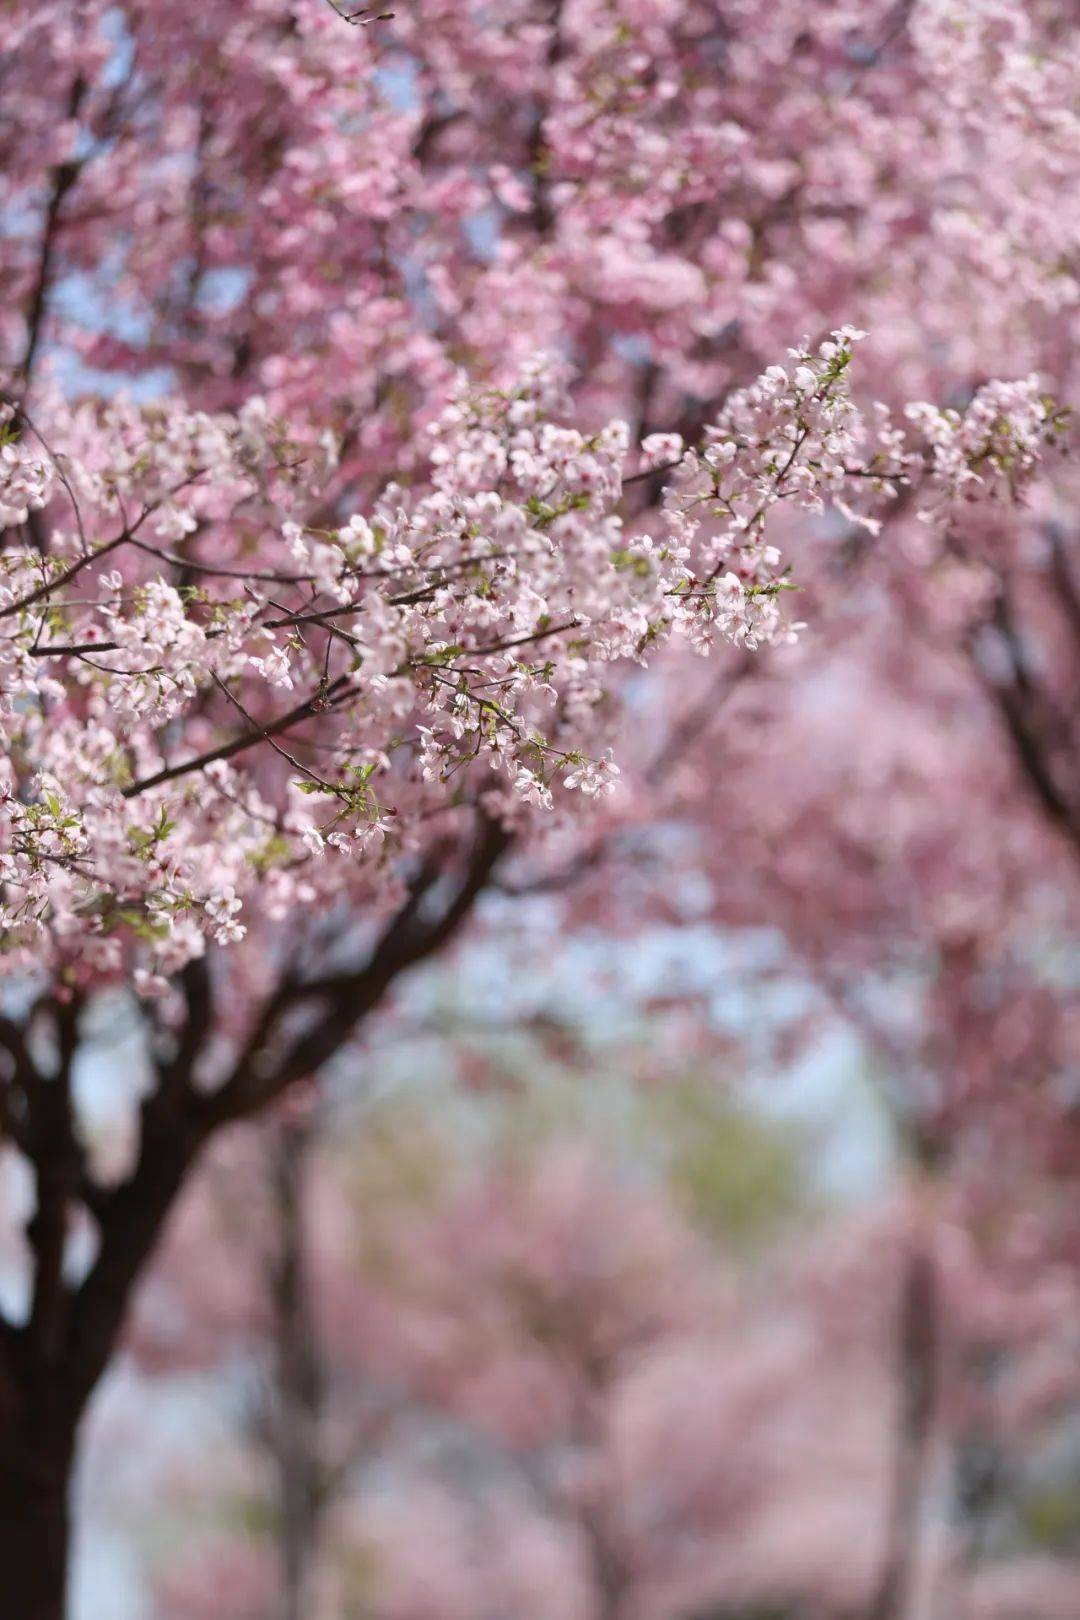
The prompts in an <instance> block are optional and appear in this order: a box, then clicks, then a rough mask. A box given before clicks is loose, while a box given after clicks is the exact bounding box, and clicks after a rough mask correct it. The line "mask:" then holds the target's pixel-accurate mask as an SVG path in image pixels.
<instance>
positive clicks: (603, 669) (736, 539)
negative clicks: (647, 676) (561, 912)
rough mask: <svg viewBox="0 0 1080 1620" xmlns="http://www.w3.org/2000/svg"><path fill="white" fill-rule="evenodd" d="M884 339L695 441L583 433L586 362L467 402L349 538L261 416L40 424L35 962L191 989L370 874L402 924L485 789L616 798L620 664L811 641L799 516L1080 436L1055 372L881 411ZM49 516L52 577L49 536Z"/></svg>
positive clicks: (0, 859) (12, 604) (27, 699)
mask: <svg viewBox="0 0 1080 1620" xmlns="http://www.w3.org/2000/svg"><path fill="white" fill-rule="evenodd" d="M860 336H861V334H859V333H857V332H854V331H851V330H850V329H846V328H845V329H842V330H840V331H838V332H836V333H833V334H832V335H831V337H830V338H829V339H828V340H827V341H826V342H825V343H823V344H822V345H821V346H820V347H819V348H818V349H817V350H816V351H814V352H811V351H810V350H809V349H808V348H806V347H805V346H801V347H799V348H797V349H795V350H793V351H792V352H791V364H789V365H787V366H783V367H781V366H774V367H770V369H769V370H768V371H767V372H766V373H765V374H764V375H763V376H762V377H761V378H759V379H758V381H757V382H756V383H754V384H753V386H752V387H750V388H748V389H746V390H745V391H744V392H742V393H739V394H736V395H734V396H732V398H731V399H730V400H729V401H728V402H727V403H726V405H725V406H724V408H723V410H722V411H721V413H720V414H719V415H718V417H717V419H716V421H715V422H714V423H713V424H712V425H711V426H710V427H709V428H708V430H707V431H706V433H705V436H704V439H703V442H702V443H701V445H700V446H699V447H697V448H694V449H686V448H685V447H684V446H683V444H682V442H681V440H679V438H678V437H677V436H676V435H673V434H660V435H653V436H651V437H650V438H649V439H648V440H647V441H646V443H645V444H644V445H643V446H641V447H640V450H638V451H634V450H633V449H632V447H631V444H630V437H629V432H628V429H627V427H626V425H625V423H622V422H618V421H616V422H611V423H609V424H608V425H607V426H605V427H604V428H602V429H601V430H600V431H598V432H596V433H592V434H586V433H583V432H581V431H580V430H578V429H576V428H573V427H570V426H567V425H566V423H565V421H564V420H563V418H564V415H565V408H566V407H565V399H564V393H565V388H564V385H565V373H564V371H563V370H562V368H561V367H560V366H559V365H558V364H556V363H553V362H551V361H543V360H541V361H537V362H536V363H535V364H533V365H531V366H530V367H529V368H527V370H526V373H525V375H524V376H523V378H522V380H521V382H520V384H519V386H518V387H516V388H514V389H512V390H510V391H508V392H504V391H496V390H491V389H486V390H485V389H480V390H478V389H476V388H475V387H473V386H472V385H470V384H469V383H468V382H467V381H465V380H463V381H462V384H461V386H460V388H459V389H458V391H457V393H456V394H455V396H454V397H453V399H452V400H451V401H450V403H449V404H448V406H447V408H446V409H445V411H444V412H443V413H442V415H441V417H440V418H439V419H438V420H437V421H436V423H435V424H434V426H433V428H432V429H431V430H430V439H429V442H428V444H427V446H426V448H427V450H428V452H429V455H430V469H431V475H430V480H429V482H428V483H427V484H426V485H423V484H418V485H416V486H414V487H409V488H406V487H403V486H399V485H389V486H388V487H387V488H386V489H384V491H383V493H382V495H381V496H380V497H379V498H378V499H377V500H376V501H375V502H374V503H373V505H372V507H371V509H370V510H369V511H367V512H366V513H363V514H356V515H354V516H352V517H350V518H348V519H347V520H346V521H341V522H339V523H337V524H335V525H334V526H331V527H327V526H326V525H325V520H322V521H320V522H319V523H318V524H316V523H315V522H314V520H312V521H310V522H309V521H306V519H307V516H308V513H309V512H310V511H311V510H313V509H315V508H316V507H317V506H318V504H319V502H320V500H321V492H320V485H319V478H320V472H321V470H322V469H326V468H328V467H329V466H330V465H331V463H332V456H331V455H329V454H328V451H327V447H326V446H325V445H321V444H319V443H318V442H315V443H314V444H308V445H306V446H303V447H301V449H300V450H298V449H297V447H296V446H295V445H293V444H292V443H291V442H290V441H288V440H287V439H286V438H285V436H284V433H283V430H282V429H281V428H280V426H278V425H276V424H274V423H272V422H271V421H270V420H269V419H268V418H267V415H266V413H265V411H264V410H263V409H261V408H260V407H259V406H258V404H257V403H256V404H255V405H253V406H251V407H249V408H248V409H247V410H246V411H245V412H244V413H242V414H241V416H239V417H210V416H206V415H203V414H199V413H189V412H185V411H183V410H180V409H175V410H174V409H171V408H167V407H164V406H155V407H153V408H148V409H143V410H139V409H138V408H136V407H132V406H123V407H121V406H110V407H108V408H106V409H101V408H89V407H87V408H80V409H78V410H75V411H68V412H65V411H63V410H59V411H58V412H57V414H56V419H55V421H52V422H50V424H49V434H48V438H49V444H50V447H52V446H57V447H58V448H57V449H56V450H55V451H54V450H53V449H52V448H50V449H49V450H47V451H44V450H43V451H42V454H43V455H44V460H42V458H41V455H39V454H38V451H37V450H35V449H34V445H38V447H39V449H40V448H41V445H40V441H37V440H36V439H35V438H34V436H33V434H31V433H30V432H28V431H26V430H25V426H24V425H22V424H20V423H19V421H18V419H17V417H13V416H9V418H8V423H7V432H8V442H7V444H6V445H5V446H4V460H3V469H4V470H3V473H2V476H3V477H4V478H6V480H7V482H6V484H5V485H4V486H3V487H4V489H6V490H7V495H5V496H4V497H3V498H4V500H5V501H6V502H7V504H6V507H5V511H6V513H7V516H6V518H4V519H3V522H4V525H5V527H6V528H7V529H8V530H9V531H11V532H10V533H9V535H8V537H7V538H8V541H9V543H8V545H7V546H6V548H5V549H4V550H3V551H2V552H0V763H2V766H3V774H2V777H0V884H2V894H0V926H2V927H3V929H4V939H5V947H6V956H5V957H4V960H5V961H7V962H8V963H10V964H12V965H13V966H21V965H23V964H25V962H26V961H27V960H28V957H29V956H30V955H32V954H33V953H35V952H37V953H40V952H41V951H42V950H47V951H51V952H53V953H55V954H58V955H60V956H65V957H67V956H77V957H78V959H79V960H80V961H81V962H82V963H84V964H85V965H86V966H87V967H88V968H90V969H93V970H95V971H101V972H111V971H115V970H117V968H118V967H119V965H121V963H122V962H123V960H124V958H125V953H128V952H131V951H134V952H135V953H136V954H137V957H138V960H139V964H140V967H141V969H142V974H143V976H142V978H141V979H140V980H139V983H140V985H141V986H142V987H143V988H144V989H145V991H146V993H147V994H157V993H160V992H161V990H162V987H163V986H164V984H165V981H166V979H167V977H168V975H169V974H170V973H173V972H175V971H176V970H177V968H178V967H180V966H182V965H183V963H184V962H185V961H186V960H188V959H190V958H191V957H192V956H194V955H197V954H198V953H199V952H201V951H202V950H203V949H204V948H205V943H206V940H207V939H208V938H210V939H213V940H215V941H217V942H218V943H221V944H228V943H232V942H235V941H237V940H239V939H240V938H242V937H243V935H244V932H245V928H246V927H247V926H248V925H249V921H250V918H249V916H248V913H249V910H250V909H251V908H252V907H253V903H254V902H255V901H256V900H257V902H258V905H257V908H256V915H258V914H259V913H262V914H266V915H269V916H271V917H280V916H281V915H283V914H284V912H285V911H286V910H287V909H288V908H289V907H291V906H297V905H300V906H305V905H311V904H314V903H317V902H319V901H323V902H325V903H328V904H329V903H333V901H334V900H335V899H336V898H337V897H338V895H339V894H340V891H341V886H342V883H343V882H344V883H347V884H349V885H352V886H353V887H354V888H356V889H358V890H361V891H362V892H363V894H364V895H365V896H366V897H367V898H368V899H369V900H370V902H371V904H372V905H373V906H375V907H377V906H378V905H379V904H380V903H383V902H384V901H385V900H386V898H387V897H388V896H392V895H394V894H396V893H397V892H398V883H399V879H398V876H397V867H398V859H397V858H398V857H399V856H400V854H401V853H402V852H403V851H407V850H409V849H410V848H417V847H419V846H421V845H422V843H423V841H424V839H425V838H426V837H427V836H428V831H429V829H431V828H432V826H433V825H435V826H436V829H437V825H438V818H439V817H440V816H446V815H447V814H453V811H454V806H455V805H456V804H458V803H474V802H476V801H477V800H479V801H480V802H481V803H482V804H483V805H484V807H485V808H486V809H487V811H488V813H489V814H490V815H492V816H494V817H496V818H500V819H503V820H505V821H510V822H517V821H521V820H522V819H524V818H527V817H528V816H529V815H530V814H532V813H533V811H534V810H537V809H542V810H544V811H548V812H550V811H553V810H554V811H557V812H558V813H560V814H568V813H569V812H570V810H571V807H572V806H573V805H575V804H576V805H578V806H579V807H580V806H582V805H583V804H585V803H586V802H587V801H590V800H595V799H596V798H597V797H598V796H601V795H603V794H605V793H608V792H610V791H611V790H612V789H613V787H614V786H615V785H616V784H617V783H618V781H619V769H618V766H617V764H616V763H615V761H614V759H613V758H612V755H611V750H610V737H611V723H612V722H611V716H612V707H613V706H612V699H613V696H614V689H613V681H612V671H611V666H612V664H613V663H615V662H616V661H637V662H639V663H640V662H643V661H645V660H646V659H647V658H648V657H649V656H650V655H651V653H652V651H653V650H654V649H655V648H656V647H657V646H658V645H660V644H662V643H663V642H664V641H665V640H667V639H668V638H669V637H671V636H673V635H683V636H686V637H688V638H689V639H690V640H691V642H692V644H693V645H694V646H695V647H696V648H698V649H699V650H701V651H707V650H708V648H709V647H710V645H712V644H713V643H714V642H715V641H716V640H718V639H720V640H727V641H730V642H735V643H737V644H740V645H743V646H745V647H749V648H753V647H758V646H760V645H761V644H763V643H765V642H769V641H783V640H785V639H787V638H789V637H790V636H791V635H793V634H794V633H795V630H796V629H797V626H792V625H791V624H790V623H788V622H787V621H786V620H785V618H784V615H783V612H782V605H783V597H784V592H785V590H786V588H787V586H788V583H789V582H788V579H787V574H786V570H785V569H784V567H783V563H782V559H781V556H780V552H779V550H778V548H777V546H776V545H775V544H774V542H773V540H772V539H771V538H770V533H769V522H770V516H771V514H772V513H773V511H774V510H775V508H776V507H777V506H778V505H779V504H780V503H788V504H789V505H791V506H793V507H795V508H798V509H802V510H804V511H808V512H817V511H820V510H821V509H822V507H823V506H824V505H825V504H826V503H832V504H839V505H842V507H843V509H844V510H850V511H851V512H853V513H856V512H858V513H860V514H865V521H873V519H872V517H870V515H869V514H870V512H871V509H872V508H873V507H874V506H875V505H876V506H878V507H880V505H881V502H882V500H883V499H884V498H885V497H891V496H892V495H893V494H894V493H895V491H896V489H897V487H899V485H900V484H901V483H903V482H906V483H908V484H910V485H918V486H919V489H920V492H924V493H925V499H926V501H927V504H928V505H929V506H930V507H931V508H935V509H936V508H938V507H941V506H943V505H950V504H955V503H956V502H957V501H966V500H968V499H969V498H970V493H971V491H972V489H973V488H975V487H978V488H979V489H980V490H981V491H983V493H990V494H993V495H995V496H996V495H998V494H1001V493H1004V492H1011V491H1013V490H1014V489H1015V487H1016V485H1017V483H1018V482H1019V481H1020V480H1022V479H1023V478H1024V477H1026V476H1028V475H1029V474H1030V472H1031V470H1032V469H1033V467H1034V466H1035V464H1036V462H1037V460H1038V457H1039V455H1040V453H1041V450H1042V447H1043V445H1044V444H1045V443H1046V441H1047V438H1048V436H1049V435H1050V434H1051V433H1052V431H1053V428H1054V424H1055V421H1056V418H1055V417H1054V415H1053V412H1052V409H1051V408H1050V407H1049V406H1048V405H1047V404H1046V402H1045V401H1042V400H1041V399H1040V397H1039V395H1038V392H1037V388H1036V385H1035V384H1034V382H1033V381H1031V380H1029V381H1027V382H1023V383H1019V384H1013V385H1008V386H1005V385H993V387H991V388H988V389H984V390H983V391H982V392H981V393H980V394H979V395H978V396H977V397H976V399H975V400H974V401H973V402H972V404H971V406H970V407H969V410H968V411H967V412H966V413H964V414H962V415H958V414H956V413H953V412H948V411H945V412H932V411H931V410H930V409H929V408H928V407H922V406H920V407H917V408H914V409H913V411H912V412H910V413H909V424H908V426H909V434H908V435H905V434H904V433H903V432H901V431H900V430H898V429H896V428H895V427H894V426H893V424H892V423H891V421H890V420H889V418H888V416H887V414H885V413H881V412H877V413H875V414H874V415H873V416H872V417H871V418H869V419H868V420H864V419H863V418H862V417H861V416H860V414H859V412H858V411H857V409H856V407H855V406H854V404H853V403H852V400H851V398H850V394H849V384H848V373H849V368H850V362H851V356H852V346H853V344H854V343H855V342H856V341H857V340H858V338H859V337H860ZM20 429H22V430H21V431H20ZM912 430H914V431H915V433H916V435H917V436H916V439H915V440H914V441H913V440H912V439H911V437H910V433H911V431H912ZM629 465H637V466H638V467H641V466H642V465H644V467H645V469H650V468H655V469H658V471H657V476H658V477H659V478H661V479H663V480H664V481H665V488H664V492H663V495H662V499H661V503H660V508H659V512H658V513H657V514H655V521H654V522H653V523H651V524H650V525H649V527H652V528H653V530H654V531H655V532H653V533H649V532H640V531H641V529H642V528H643V527H644V526H645V524H644V520H641V521H640V522H639V523H636V524H630V523H628V522H627V520H626V518H625V515H624V512H623V503H622V497H623V486H624V478H625V476H626V470H627V467H628V466H629ZM42 469H44V470H42ZM659 469H663V471H662V472H661V471H659ZM50 497H51V498H50ZM35 505H36V506H37V507H38V509H39V510H40V509H42V508H43V507H47V517H48V521H49V525H50V530H49V538H50V545H49V548H48V551H47V553H46V554H45V555H43V554H42V552H41V551H40V550H39V549H38V548H37V547H36V546H35V545H34V544H33V543H32V542H31V539H30V537H28V536H22V537H20V536H19V534H18V527H19V525H20V524H24V523H25V521H26V517H27V513H28V512H29V511H30V510H31V509H33V507H34V506H35ZM328 852H331V853H332V854H333V855H336V856H348V857H349V860H348V861H347V862H345V863H342V862H341V861H340V860H331V859H329V858H328Z"/></svg>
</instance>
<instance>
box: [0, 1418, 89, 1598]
mask: <svg viewBox="0 0 1080 1620" xmlns="http://www.w3.org/2000/svg"><path fill="white" fill-rule="evenodd" d="M73 1455H74V1436H73V1435H72V1434H71V1433H70V1432H68V1430H67V1428H66V1426H61V1425H58V1424H57V1423H56V1421H55V1419H53V1418H52V1417H51V1416H50V1415H49V1414H48V1413H47V1412H42V1411H38V1412H35V1411H34V1410H33V1408H32V1407H29V1406H27V1407H26V1408H25V1409H24V1410H22V1411H21V1412H20V1413H19V1415H18V1416H17V1417H14V1418H12V1419H11V1420H9V1421H8V1422H6V1423H5V1424H4V1425H3V1427H0V1612H2V1613H3V1614H4V1615H5V1616H9V1615H10V1616H11V1620H64V1614H65V1609H66V1599H67V1569H68V1544H69V1530H70V1517H69V1505H68V1495H69V1489H70V1483H71V1469H72V1459H73Z"/></svg>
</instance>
